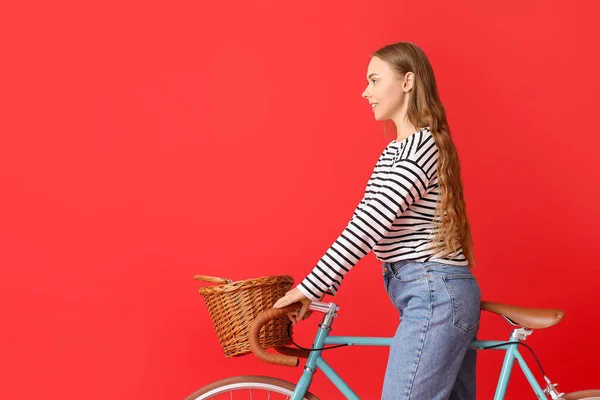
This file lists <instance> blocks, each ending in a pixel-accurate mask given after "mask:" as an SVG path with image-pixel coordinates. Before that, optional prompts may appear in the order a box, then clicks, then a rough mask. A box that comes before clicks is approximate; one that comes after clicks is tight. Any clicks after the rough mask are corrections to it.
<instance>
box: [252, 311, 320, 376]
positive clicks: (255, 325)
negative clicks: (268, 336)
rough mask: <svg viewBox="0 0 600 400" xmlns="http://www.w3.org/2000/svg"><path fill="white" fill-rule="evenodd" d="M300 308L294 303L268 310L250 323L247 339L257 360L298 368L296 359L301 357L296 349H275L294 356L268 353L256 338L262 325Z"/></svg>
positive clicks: (298, 361)
mask: <svg viewBox="0 0 600 400" xmlns="http://www.w3.org/2000/svg"><path fill="white" fill-rule="evenodd" d="M300 307H302V303H300V302H296V303H294V304H290V305H289V306H287V307H283V308H271V309H269V310H266V311H263V312H262V313H260V314H258V316H257V317H256V319H255V320H254V322H252V325H250V330H249V336H250V337H249V339H250V350H252V352H253V353H254V354H255V355H256V356H257V357H258V358H259V359H261V360H262V361H264V362H268V363H270V364H277V365H283V366H286V367H297V366H298V364H299V363H300V360H299V359H298V357H297V356H302V354H300V352H296V349H293V348H287V349H289V350H290V351H288V350H283V349H286V348H285V347H279V348H277V349H276V350H277V351H279V352H281V353H283V352H286V353H288V354H295V355H281V354H273V353H268V352H267V351H266V350H265V349H263V348H262V346H261V345H260V341H259V339H258V337H259V334H260V328H262V326H263V325H264V324H266V323H267V322H269V321H270V320H272V319H275V318H279V317H281V316H283V315H286V314H287V313H290V312H294V311H295V310H297V309H298V308H300ZM305 353H308V352H305ZM306 357H308V355H306Z"/></svg>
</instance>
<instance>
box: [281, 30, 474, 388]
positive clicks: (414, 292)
mask: <svg viewBox="0 0 600 400" xmlns="http://www.w3.org/2000/svg"><path fill="white" fill-rule="evenodd" d="M367 80H368V81H369V83H368V86H367V88H366V89H365V91H364V92H363V93H362V96H363V97H364V98H365V99H367V100H368V101H369V104H370V105H371V107H372V110H373V111H372V112H373V113H374V115H375V119H376V120H386V122H387V120H391V121H392V123H393V126H394V127H395V129H396V132H397V139H396V140H394V141H392V142H391V143H389V144H388V145H387V146H386V147H385V149H384V150H383V152H382V154H381V156H380V157H379V159H378V161H377V163H376V165H375V168H374V170H373V174H372V175H371V178H370V179H369V181H368V183H367V187H366V190H365V195H364V198H363V199H362V200H361V202H360V204H359V205H358V207H357V208H356V210H355V212H354V214H353V216H352V218H351V220H350V222H349V223H348V225H347V226H346V228H345V229H344V231H343V232H342V233H341V235H340V236H339V237H338V239H337V240H336V241H335V242H334V243H333V245H332V246H331V247H330V248H329V249H328V250H327V252H326V253H325V255H324V256H323V257H322V258H321V259H320V260H319V262H318V263H317V265H316V266H315V267H314V269H313V270H312V271H311V272H310V273H309V274H308V276H306V278H305V279H304V280H303V281H302V282H301V283H300V284H299V285H298V286H296V287H295V288H294V289H292V290H290V291H289V292H288V293H286V295H285V296H284V297H282V298H281V299H279V300H278V301H277V302H276V303H275V305H274V307H275V308H279V307H285V306H287V305H289V304H292V303H295V302H301V303H302V307H301V308H300V309H299V310H298V311H297V312H296V313H293V314H291V315H290V319H291V320H292V321H293V323H296V322H297V321H300V320H302V318H303V317H304V314H305V313H306V311H307V309H308V306H309V305H310V303H311V301H316V300H320V299H321V298H322V297H323V296H324V295H325V293H328V294H331V295H334V294H335V293H336V291H337V289H338V288H339V286H340V283H341V281H342V279H343V278H344V276H345V274H346V273H347V272H348V271H350V269H351V268H352V267H353V266H354V265H355V264H356V263H357V262H358V261H360V260H361V259H362V258H363V257H364V256H365V255H367V254H368V252H369V251H371V250H373V252H374V253H375V255H376V257H377V259H378V260H379V261H381V262H383V265H382V273H383V281H384V283H385V287H386V290H387V292H388V294H389V297H390V299H391V301H392V303H393V304H394V306H395V307H396V308H397V309H398V311H399V312H400V319H401V323H400V324H399V327H398V330H397V332H396V334H395V336H394V338H393V340H392V344H391V347H390V354H389V359H388V364H387V368H386V373H385V378H384V383H383V393H382V399H384V400H391V399H393V400H400V399H418V400H423V399H427V400H437V399H440V400H441V399H461V400H463V399H474V398H475V363H476V351H474V350H468V347H469V344H470V343H471V342H472V341H473V340H474V339H475V337H476V335H477V332H478V330H479V315H480V311H479V307H480V301H481V292H480V289H479V285H478V283H477V280H476V279H475V276H474V275H473V274H472V272H471V268H472V267H473V266H474V259H473V250H472V240H471V230H470V226H469V221H468V218H467V214H466V207H465V201H464V198H463V189H462V182H461V177H460V162H459V159H458V156H457V152H456V148H455V146H454V143H453V142H452V137H451V136H450V129H449V127H448V124H447V121H446V115H445V112H444V107H443V105H442V103H441V101H440V99H439V96H438V91H437V86H436V81H435V76H434V73H433V69H432V67H431V64H430V63H429V61H428V59H427V56H426V55H425V53H424V52H423V51H422V50H421V49H420V48H419V47H418V46H416V45H415V44H413V43H408V42H400V43H394V44H391V45H388V46H385V47H383V48H381V49H380V50H378V51H376V52H375V53H374V54H373V55H372V57H371V60H370V62H369V66H368V71H367Z"/></svg>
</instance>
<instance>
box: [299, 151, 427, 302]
mask: <svg viewBox="0 0 600 400" xmlns="http://www.w3.org/2000/svg"><path fill="white" fill-rule="evenodd" d="M423 167H424V166H423V165H419V163H417V162H416V161H413V160H410V159H401V160H398V161H396V162H395V164H394V165H392V166H391V167H390V168H389V170H388V171H387V172H385V173H384V174H383V175H382V176H378V177H377V179H376V180H374V181H373V187H375V188H376V192H375V193H374V194H373V195H372V196H371V197H369V198H367V197H366V196H365V197H364V198H363V200H362V201H361V203H359V205H358V207H357V208H356V210H355V211H354V214H353V216H352V218H351V219H350V222H349V223H348V225H347V226H346V228H345V229H344V230H343V231H342V233H341V234H340V236H339V237H338V238H337V240H336V241H335V242H334V243H333V244H332V245H331V247H330V248H329V249H328V250H327V251H326V252H325V255H323V257H322V258H321V259H320V260H319V261H318V263H317V265H316V266H315V267H314V269H313V270H312V271H311V272H310V273H309V274H308V276H306V278H304V280H303V281H302V282H301V283H300V284H299V285H298V286H297V288H298V290H300V292H302V293H303V294H304V295H305V296H306V297H308V298H309V299H311V300H312V301H317V300H320V299H321V298H322V297H323V296H324V295H325V293H328V294H331V295H335V294H336V293H337V290H338V288H339V286H340V284H341V282H342V279H343V278H344V275H345V274H346V273H348V271H350V269H351V268H352V267H353V266H354V265H356V263H357V262H358V261H360V260H361V259H362V258H363V257H364V256H366V255H367V254H368V253H369V251H371V250H372V249H373V247H374V246H375V244H376V243H377V242H378V241H379V240H380V239H381V238H382V237H383V236H385V235H386V233H388V232H389V230H390V229H391V227H392V225H393V223H394V221H395V220H396V218H398V216H400V215H401V214H402V213H404V212H405V211H406V210H407V209H408V207H410V205H411V204H412V203H414V202H415V201H417V200H418V199H420V198H421V197H422V196H423V195H424V194H425V192H426V190H427V187H428V186H429V178H428V176H427V174H426V173H425V171H424V169H423ZM361 205H362V207H361Z"/></svg>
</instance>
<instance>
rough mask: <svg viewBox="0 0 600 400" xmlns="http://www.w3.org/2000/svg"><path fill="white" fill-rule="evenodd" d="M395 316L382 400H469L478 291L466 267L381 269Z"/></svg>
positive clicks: (411, 264) (408, 264)
mask: <svg viewBox="0 0 600 400" xmlns="http://www.w3.org/2000/svg"><path fill="white" fill-rule="evenodd" d="M382 273H383V281H384V284H385V288H386V290H387V293H388V295H389V297H390V300H391V301H392V303H393V304H394V306H395V307H396V308H397V309H398V311H399V312H400V320H401V322H400V325H399V326H398V330H397V331H396V334H395V335H394V337H393V339H392V343H391V346H390V355H389V359H388V364H387V369H386V372H385V379H384V383H383V392H382V396H381V398H382V400H409V399H410V400H442V399H450V400H458V399H460V400H470V399H475V363H476V359H477V352H476V350H469V345H470V343H471V342H472V341H473V340H475V339H476V336H477V332H478V331H479V316H480V302H481V291H480V288H479V284H478V283H477V280H476V279H475V276H474V275H473V274H472V273H471V270H470V269H469V268H468V267H461V266H453V265H449V264H441V263H438V262H433V261H429V262H416V261H413V260H403V261H398V262H392V263H383V265H382Z"/></svg>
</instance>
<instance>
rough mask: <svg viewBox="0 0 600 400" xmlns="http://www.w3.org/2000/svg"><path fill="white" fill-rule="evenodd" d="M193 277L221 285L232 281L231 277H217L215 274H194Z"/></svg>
mask: <svg viewBox="0 0 600 400" xmlns="http://www.w3.org/2000/svg"><path fill="white" fill-rule="evenodd" d="M194 279H196V280H197V281H204V282H211V283H219V284H221V285H225V284H227V283H232V282H233V281H232V280H231V279H227V278H217V277H216V276H206V275H194Z"/></svg>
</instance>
